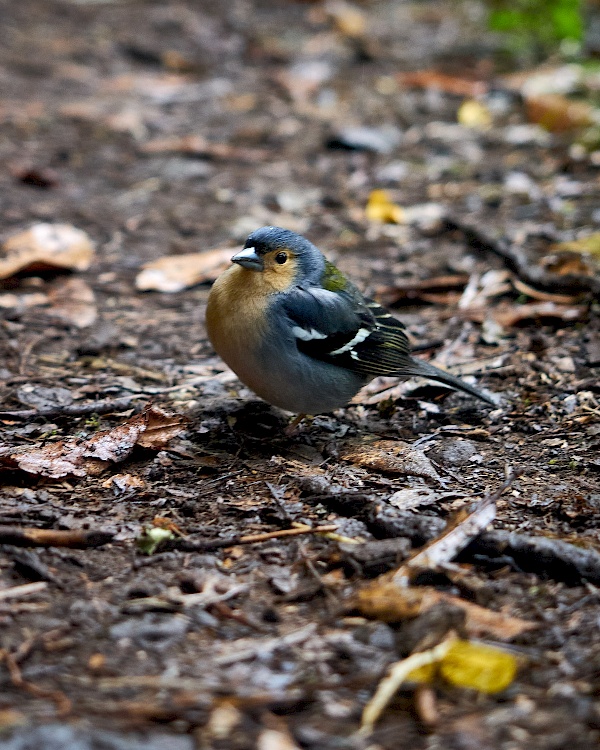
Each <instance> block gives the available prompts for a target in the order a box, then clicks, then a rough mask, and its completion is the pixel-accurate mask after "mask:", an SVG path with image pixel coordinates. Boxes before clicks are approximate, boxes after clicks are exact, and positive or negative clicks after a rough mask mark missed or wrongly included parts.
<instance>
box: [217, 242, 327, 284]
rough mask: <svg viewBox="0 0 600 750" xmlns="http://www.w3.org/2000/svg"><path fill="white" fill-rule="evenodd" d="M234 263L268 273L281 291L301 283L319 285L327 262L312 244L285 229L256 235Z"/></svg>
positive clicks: (234, 258)
mask: <svg viewBox="0 0 600 750" xmlns="http://www.w3.org/2000/svg"><path fill="white" fill-rule="evenodd" d="M231 260H232V262H233V263H237V264H238V265H239V266H242V267H243V268H247V269H248V270H250V271H256V272H259V273H264V274H265V276H266V277H269V280H270V281H272V282H273V286H274V287H276V288H277V289H279V290H280V291H284V290H285V289H286V288H289V287H291V286H294V285H296V284H300V283H308V284H318V283H319V280H320V279H321V277H322V275H323V271H324V269H325V259H324V257H323V255H322V254H321V252H320V251H319V250H318V249H317V248H316V247H315V246H314V245H313V244H312V242H309V241H308V240H307V239H306V238H305V237H302V235H300V234H296V232H291V231H290V230H289V229H283V228H282V227H261V228H260V229H257V230H256V231H255V232H252V234H251V235H250V236H249V237H248V239H247V240H246V243H245V245H244V249H243V250H241V251H240V252H239V253H237V254H236V255H234V256H233V258H232V259H231Z"/></svg>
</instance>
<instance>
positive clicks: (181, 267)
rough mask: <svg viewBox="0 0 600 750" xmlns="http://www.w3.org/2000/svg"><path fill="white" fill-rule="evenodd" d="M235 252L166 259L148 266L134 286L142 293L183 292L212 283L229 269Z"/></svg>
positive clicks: (160, 259)
mask: <svg viewBox="0 0 600 750" xmlns="http://www.w3.org/2000/svg"><path fill="white" fill-rule="evenodd" d="M234 252H235V250H232V249H229V248H218V249H216V250H207V251H206V252H203V253H188V254H186V255H166V256H164V257H162V258H159V259H158V260H154V261H152V262H151V263H147V264H146V265H145V266H144V268H143V269H142V271H140V273H139V274H138V275H137V277H136V280H135V285H136V288H137V289H140V290H141V291H143V292H146V291H150V290H153V291H157V292H167V293H173V292H180V291H181V290H182V289H187V288H188V287H191V286H195V285H196V284H201V283H202V282H204V281H214V280H215V279H216V278H217V276H219V275H220V274H221V273H222V272H223V271H224V270H225V269H226V268H227V266H228V265H229V263H230V260H231V256H232V255H233V254H234Z"/></svg>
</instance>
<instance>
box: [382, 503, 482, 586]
mask: <svg viewBox="0 0 600 750" xmlns="http://www.w3.org/2000/svg"><path fill="white" fill-rule="evenodd" d="M495 517H496V501H495V500H494V499H493V497H490V498H486V499H485V500H482V501H481V502H479V504H478V505H477V506H476V507H475V509H474V510H472V511H470V512H461V513H459V514H458V515H457V517H456V518H455V519H454V521H453V522H451V523H449V524H448V526H447V527H446V528H445V529H444V531H443V532H442V533H441V534H440V535H439V536H438V537H436V538H435V539H432V540H431V541H430V542H428V543H427V544H426V545H425V546H424V547H422V548H421V549H420V550H419V551H418V552H416V553H415V554H414V555H413V556H412V557H411V558H410V559H409V560H407V561H406V562H405V563H404V564H403V565H401V566H400V567H399V568H398V569H397V570H395V571H394V574H393V580H395V581H397V582H402V581H405V580H406V581H408V579H410V578H411V577H412V576H414V574H415V573H417V572H419V571H421V570H424V569H428V568H429V569H436V568H439V567H440V566H441V565H443V564H444V563H449V562H450V561H451V560H454V558H455V557H456V556H457V555H458V554H459V553H460V552H461V551H462V550H463V549H464V548H465V547H466V546H467V545H468V544H469V543H470V542H471V541H473V539H474V538H475V537H476V536H479V534H481V532H482V531H483V530H484V529H485V528H486V527H487V526H489V524H490V523H491V522H492V521H493V520H494V518H495Z"/></svg>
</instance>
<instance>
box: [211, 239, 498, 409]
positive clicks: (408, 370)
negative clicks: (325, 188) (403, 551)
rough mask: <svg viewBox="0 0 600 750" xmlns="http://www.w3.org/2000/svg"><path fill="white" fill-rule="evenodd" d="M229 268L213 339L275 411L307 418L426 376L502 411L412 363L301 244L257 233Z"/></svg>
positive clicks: (368, 309)
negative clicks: (380, 381) (371, 389)
mask: <svg viewBox="0 0 600 750" xmlns="http://www.w3.org/2000/svg"><path fill="white" fill-rule="evenodd" d="M231 261H232V265H231V266H230V267H229V268H228V269H227V270H226V271H224V272H223V273H222V274H221V275H220V276H219V277H218V278H217V280H216V281H215V283H214V284H213V286H212V288H211V291H210V294H209V298H208V303H207V308H206V330H207V333H208V337H209V339H210V341H211V343H212V345H213V347H214V349H215V351H216V352H217V354H218V355H219V356H220V357H221V359H223V360H224V362H225V363H226V364H227V365H229V367H230V368H231V369H232V370H233V371H234V372H235V374H236V375H237V376H238V378H239V379H240V380H241V381H242V382H243V383H244V384H245V385H247V386H248V387H249V388H250V389H251V390H252V391H254V393H255V394H256V395H257V396H259V397H260V398H261V399H263V400H264V401H267V402H268V403H270V404H272V405H273V406H276V407H279V408H280V409H283V410H285V411H288V412H293V413H296V414H298V415H301V416H304V415H312V416H315V415H318V414H323V413H327V412H331V411H334V410H335V409H338V408H340V407H343V406H345V405H346V404H348V402H349V401H350V400H351V399H352V398H353V397H354V396H355V395H356V393H357V392H358V391H359V390H360V389H361V388H362V387H363V386H364V385H366V384H367V383H368V382H369V381H370V380H372V379H373V378H375V377H377V376H380V375H385V376H393V377H398V378H404V379H406V378H410V377H414V376H419V377H425V378H428V379H431V380H436V381H439V382H441V383H444V384H445V385H448V386H451V387H452V388H455V389H457V390H460V391H464V392H465V393H468V394H470V395H471V396H475V397H476V398H478V399H480V400H481V401H485V402H486V403H487V404H490V405H492V406H496V405H497V404H496V402H495V401H494V400H493V399H492V398H491V397H490V396H488V395H486V394H484V393H482V392H481V391H479V390H478V389H477V388H474V387H473V386H471V385H469V384H468V383H465V382H463V381H462V380H460V379H459V378H457V377H455V376H454V375H451V374H450V373H448V372H445V371H444V370H440V369H438V368H437V367H434V366H433V365H431V364H429V363H427V362H424V361H423V360H421V359H417V358H415V357H413V356H412V355H411V353H410V345H409V341H408V338H407V336H406V332H405V327H404V325H403V324H402V323H401V321H400V320H398V319H397V318H396V317H394V316H393V315H392V314H391V313H389V312H388V311H387V310H386V309H385V308H384V307H382V306H381V305H379V304H378V303H377V302H375V301H374V300H372V299H368V298H367V297H364V296H363V295H362V293H361V292H360V291H359V289H358V288H357V287H356V286H355V285H354V284H353V283H352V282H351V281H349V280H348V279H347V278H346V277H345V276H344V274H343V273H342V272H341V271H340V270H339V269H338V268H336V267H335V266H334V265H333V264H332V263H331V262H330V261H328V260H327V259H326V258H325V256H324V255H323V253H322V252H321V251H320V250H319V249H318V248H317V247H316V246H315V245H313V244H312V242H310V241H309V240H308V239H306V238H305V237H303V236H301V235H299V234H297V233H295V232H292V231H290V230H288V229H284V228H282V227H275V226H265V227H261V228H260V229H257V230H256V231H254V232H252V234H250V236H249V237H248V239H247V240H246V242H245V244H244V247H243V249H242V250H241V251H240V252H238V253H236V254H235V255H234V256H233V257H232V258H231ZM297 421H298V420H297Z"/></svg>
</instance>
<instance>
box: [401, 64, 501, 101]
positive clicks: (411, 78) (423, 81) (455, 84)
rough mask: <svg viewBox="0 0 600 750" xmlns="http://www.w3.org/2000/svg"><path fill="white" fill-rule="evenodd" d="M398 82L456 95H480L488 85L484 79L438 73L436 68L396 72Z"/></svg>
mask: <svg viewBox="0 0 600 750" xmlns="http://www.w3.org/2000/svg"><path fill="white" fill-rule="evenodd" d="M396 78H397V80H398V83H400V84H401V85H403V86H410V87H412V88H418V89H436V90H437V91H443V92H444V93H446V94H454V95H456V96H471V97H474V96H481V95H482V94H485V93H486V91H487V89H488V86H487V84H486V83H485V82H484V81H477V80H474V79H471V78H461V77H459V76H453V75H447V74H446V73H439V72H438V71H437V70H415V71H413V72H409V73H398V75H397V76H396Z"/></svg>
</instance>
